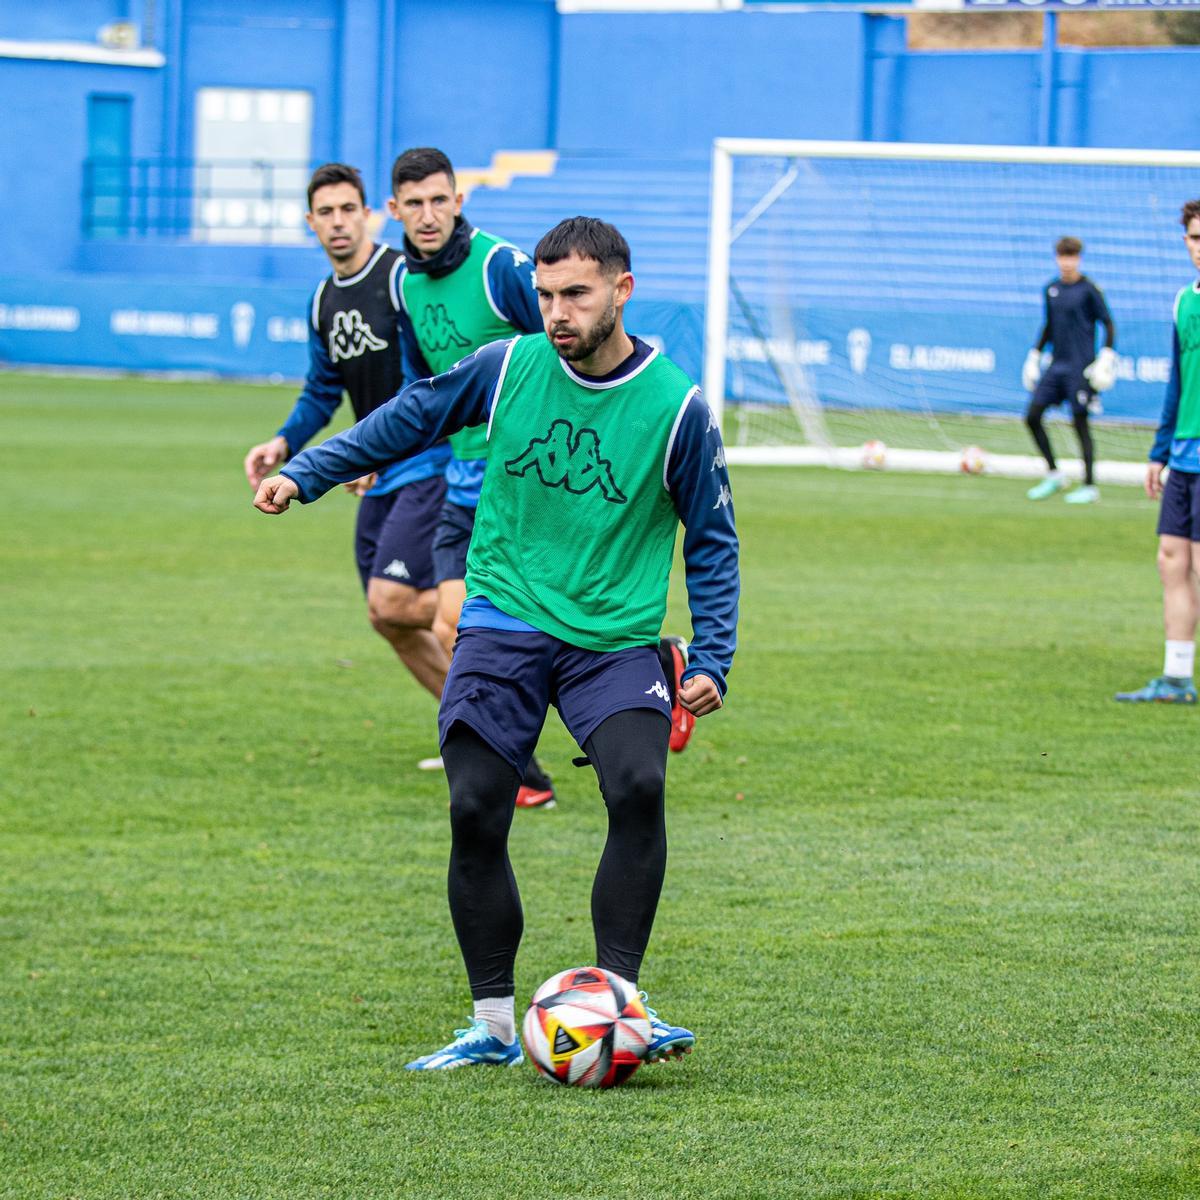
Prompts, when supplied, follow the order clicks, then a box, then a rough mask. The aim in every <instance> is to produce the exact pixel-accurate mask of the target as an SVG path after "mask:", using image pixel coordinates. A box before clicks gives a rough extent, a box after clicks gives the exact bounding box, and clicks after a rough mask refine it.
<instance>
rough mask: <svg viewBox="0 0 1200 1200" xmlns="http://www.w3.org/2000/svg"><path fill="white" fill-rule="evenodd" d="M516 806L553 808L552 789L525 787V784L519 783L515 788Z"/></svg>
mask: <svg viewBox="0 0 1200 1200" xmlns="http://www.w3.org/2000/svg"><path fill="white" fill-rule="evenodd" d="M517 807H518V808H553V807H554V789H553V788H545V789H543V790H542V791H538V790H537V789H536V788H531V787H526V786H525V784H521V786H520V787H519V788H518V789H517Z"/></svg>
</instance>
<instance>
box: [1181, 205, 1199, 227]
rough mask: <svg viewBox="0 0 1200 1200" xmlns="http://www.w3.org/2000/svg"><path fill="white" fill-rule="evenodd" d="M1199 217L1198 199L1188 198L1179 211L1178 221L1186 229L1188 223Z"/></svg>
mask: <svg viewBox="0 0 1200 1200" xmlns="http://www.w3.org/2000/svg"><path fill="white" fill-rule="evenodd" d="M1197 217H1200V200H1189V201H1188V202H1187V203H1186V204H1185V205H1184V206H1183V208H1182V209H1180V212H1179V223H1180V225H1182V226H1183V227H1184V229H1186V228H1187V227H1188V225H1189V224H1190V223H1191V222H1192V221H1194V220H1195V219H1196V218H1197Z"/></svg>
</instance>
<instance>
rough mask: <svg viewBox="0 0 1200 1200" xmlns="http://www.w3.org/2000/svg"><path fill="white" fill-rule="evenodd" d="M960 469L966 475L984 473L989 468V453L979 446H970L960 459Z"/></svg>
mask: <svg viewBox="0 0 1200 1200" xmlns="http://www.w3.org/2000/svg"><path fill="white" fill-rule="evenodd" d="M958 469H959V470H960V471H962V473H963V474H964V475H982V474H983V473H984V471H986V470H987V453H986V452H985V451H984V450H982V449H980V447H978V446H968V447H967V448H966V449H965V450H964V451H963V452H962V457H961V458H960V459H959V460H958Z"/></svg>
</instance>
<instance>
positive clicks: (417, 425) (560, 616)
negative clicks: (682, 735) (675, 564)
mask: <svg viewBox="0 0 1200 1200" xmlns="http://www.w3.org/2000/svg"><path fill="white" fill-rule="evenodd" d="M534 257H535V260H536V268H537V297H538V304H539V308H540V312H541V317H542V322H543V328H544V332H543V333H539V334H535V335H529V336H524V337H514V338H511V339H509V340H507V341H500V342H494V343H492V344H491V345H488V346H485V347H483V348H482V349H480V350H478V351H476V352H475V353H474V354H472V355H471V356H469V357H468V358H466V359H463V360H462V361H461V362H459V363H457V364H456V365H455V366H454V367H453V368H452V369H451V370H450V371H448V372H446V373H445V374H442V375H439V376H436V377H435V378H433V379H428V380H423V381H419V382H417V383H413V384H410V385H409V386H408V387H406V388H405V389H404V390H403V391H402V392H401V393H400V395H399V396H397V397H396V398H395V399H394V400H393V401H392V402H391V403H390V404H388V405H386V406H385V407H383V408H381V409H379V410H377V411H376V412H375V413H373V414H372V415H371V416H369V417H368V418H367V419H366V420H364V421H361V422H359V423H358V424H357V425H355V426H354V427H353V428H352V429H350V430H347V431H346V432H345V433H343V434H340V435H338V436H336V437H333V438H330V439H329V440H328V441H326V442H324V443H323V444H322V445H320V446H318V447H314V448H313V449H311V450H307V451H305V452H304V453H303V454H300V455H298V456H297V457H296V458H294V459H293V460H292V461H291V462H290V463H289V464H288V465H287V467H286V468H285V469H284V472H283V474H281V475H277V476H275V477H273V478H271V479H267V480H264V481H263V483H262V484H261V485H260V487H259V489H258V493H257V495H256V496H255V501H254V503H255V506H256V507H257V508H258V509H260V510H261V511H262V512H265V513H269V514H277V513H281V512H283V511H285V510H286V509H287V508H288V506H289V504H290V502H291V501H292V500H293V499H299V500H300V501H301V502H302V503H308V502H310V501H313V500H316V499H317V498H318V497H320V496H322V495H324V494H325V493H326V492H328V491H329V490H330V489H331V488H333V487H335V486H336V485H337V483H338V482H340V481H341V480H343V479H354V478H358V477H359V476H361V475H362V474H364V473H365V472H367V471H369V470H370V469H371V466H372V464H373V463H376V462H392V461H395V460H397V459H403V458H405V457H406V456H408V455H412V454H416V453H419V452H420V451H421V450H422V449H423V448H425V447H427V446H430V445H433V444H434V443H435V442H436V441H437V439H438V438H440V437H444V436H446V435H452V434H454V433H456V432H457V431H459V430H461V429H467V428H471V427H473V426H478V425H484V426H485V428H486V435H487V443H488V458H487V467H486V470H485V473H484V479H483V486H482V489H481V492H480V497H479V505H478V509H479V511H478V515H477V517H476V528H477V531H478V535H477V536H476V537H474V538H473V539H472V541H471V546H470V551H469V554H468V558H467V573H466V593H467V598H466V603H465V604H464V606H463V612H462V619H461V620H460V622H459V637H458V643H457V646H456V649H455V653H454V659H453V661H452V663H451V667H450V674H449V676H448V678H447V681H446V688H445V691H444V693H443V696H442V704H441V709H440V713H439V718H438V726H439V733H440V736H441V744H442V756H443V758H444V760H445V765H446V774H447V778H448V780H449V784H450V824H451V851H450V870H449V889H448V890H449V899H450V912H451V916H452V918H453V922H454V928H455V933H456V935H457V937H458V942H459V946H460V948H461V950H462V955H463V959H464V962H465V965H466V970H467V979H468V983H469V985H470V989H471V996H472V999H473V1002H474V1014H473V1017H472V1019H471V1022H470V1024H469V1025H468V1027H467V1028H466V1029H462V1030H458V1031H456V1034H455V1036H454V1038H453V1039H452V1040H451V1041H450V1042H449V1043H448V1044H447V1045H446V1046H444V1047H443V1048H442V1049H440V1050H437V1051H435V1052H434V1053H432V1054H427V1055H424V1056H423V1057H421V1058H418V1059H416V1060H415V1061H413V1062H411V1063H409V1064H408V1066H409V1069H411V1070H419V1071H428V1070H453V1069H455V1068H458V1067H464V1066H476V1065H486V1064H492V1065H501V1066H506V1065H514V1064H516V1063H518V1062H520V1061H521V1057H522V1054H521V1045H520V1042H519V1040H518V1039H517V1035H516V1028H515V1014H514V997H515V985H514V964H515V960H516V954H517V946H518V944H519V942H520V939H521V933H522V928H523V918H522V911H521V901H520V896H519V894H518V891H517V884H516V880H515V878H514V876H513V871H512V866H511V864H510V862H509V857H508V833H509V828H510V825H511V822H512V816H513V811H514V806H515V800H516V795H517V790H518V788H519V786H520V782H521V775H522V772H523V771H524V768H525V764H526V762H527V761H528V758H529V755H530V754H531V753H532V751H533V747H534V744H535V743H536V741H537V738H538V734H539V733H540V731H541V728H542V724H543V722H544V720H545V716H546V712H547V710H548V708H549V706H550V705H551V704H553V705H554V706H555V707H556V708H557V709H558V712H559V715H560V716H561V718H562V720H563V722H564V724H565V725H566V726H567V728H568V729H569V730H570V732H571V734H572V736H573V737H574V738H575V740H576V741H577V742H578V743H579V745H580V747H581V748H582V749H583V751H584V753H585V754H586V756H587V760H588V761H589V762H590V763H591V765H592V766H593V768H594V769H595V771H596V775H597V778H598V780H599V784H600V791H601V793H602V795H603V797H604V803H605V805H606V807H607V809H608V839H607V841H606V843H605V847H604V852H603V855H602V856H601V859H600V864H599V867H598V869H597V872H596V878H595V883H594V885H593V889H592V925H593V930H594V933H595V952H596V963H597V965H598V966H600V967H602V968H604V969H605V970H608V971H612V972H613V973H614V974H616V975H619V976H621V977H622V978H623V979H626V980H628V981H629V982H630V983H632V984H635V985H636V984H637V983H638V978H639V972H640V970H641V965H642V957H643V955H644V953H645V950H646V946H647V944H648V942H649V938H650V931H651V927H652V925H653V922H654V915H655V911H656V909H657V906H658V899H659V893H660V891H661V888H662V882H663V877H664V873H665V869H666V855H667V842H666V824H665V815H664V809H665V804H664V792H665V778H666V758H667V749H668V742H669V738H670V732H671V696H670V693H669V691H668V689H667V685H666V681H665V678H664V672H663V668H662V664H661V662H660V660H659V655H658V652H657V640H658V631H659V629H660V628H661V625H662V620H663V616H664V613H665V610H666V601H667V583H668V579H669V576H670V572H671V563H672V557H673V551H674V545H675V538H676V536H677V533H678V527H679V525H680V523H682V524H683V526H684V531H685V532H684V538H683V557H684V564H685V568H686V580H687V591H688V603H689V607H690V608H691V613H692V629H693V640H692V643H691V648H690V656H689V662H688V665H687V668H686V670H685V671H684V672H683V675H682V681H681V686H680V689H679V700H680V703H682V704H683V705H684V706H686V708H687V710H688V712H689V713H690V714H691V715H692V716H693V717H703V716H705V715H707V714H709V713H712V712H715V711H716V710H717V709H718V708H720V707H721V706H722V703H723V696H724V694H725V687H726V677H727V675H728V672H729V669H730V665H731V663H732V660H733V651H734V645H735V641H736V627H737V606H738V588H739V585H738V544H737V534H736V531H735V528H734V521H733V504H732V495H731V493H730V488H729V476H728V472H727V470H726V466H725V452H724V448H723V446H722V444H721V438H720V433H719V431H718V430H717V427H716V422H715V421H714V420H713V418H712V414H711V412H710V411H709V409H708V406H707V405H706V404H705V403H704V401H703V399H702V398H701V397H700V394H699V389H698V388H697V387H695V386H694V385H693V384H692V383H691V381H690V380H689V379H688V378H687V376H686V375H684V373H683V372H682V371H680V370H679V368H678V367H676V366H675V364H674V363H672V362H671V361H670V360H669V359H667V358H666V357H665V356H664V355H662V354H660V353H659V352H658V351H656V350H655V349H653V348H652V347H651V346H649V345H648V344H647V343H645V342H644V341H642V340H641V339H639V338H636V337H632V336H630V335H629V334H627V333H626V331H625V327H624V320H623V316H624V308H625V305H626V303H627V302H628V300H629V298H630V295H631V294H632V292H633V275H632V274H631V273H630V259H629V247H628V245H627V244H626V242H625V239H624V238H623V237H622V236H621V235H620V233H619V232H618V231H617V230H616V229H614V228H613V227H612V226H611V225H607V224H605V223H604V222H603V221H599V220H596V219H594V218H590V217H573V218H571V219H570V220H567V221H563V222H562V223H560V224H559V225H557V226H556V227H555V228H554V229H552V230H551V231H550V232H549V233H547V234H546V235H545V237H543V238H542V240H541V241H540V242H539V243H538V247H537V251H536V253H535V256H534ZM651 1027H652V1040H651V1043H650V1046H649V1049H648V1052H647V1057H648V1058H649V1059H651V1060H659V1059H664V1058H668V1057H672V1056H675V1055H679V1054H682V1053H685V1052H687V1051H688V1050H690V1049H691V1047H692V1045H693V1044H694V1042H695V1035H694V1034H693V1033H692V1032H691V1031H690V1030H688V1029H686V1028H683V1027H682V1026H678V1025H672V1024H670V1023H668V1022H666V1021H664V1020H663V1019H661V1018H660V1017H659V1016H658V1015H657V1014H656V1013H654V1012H653V1010H651Z"/></svg>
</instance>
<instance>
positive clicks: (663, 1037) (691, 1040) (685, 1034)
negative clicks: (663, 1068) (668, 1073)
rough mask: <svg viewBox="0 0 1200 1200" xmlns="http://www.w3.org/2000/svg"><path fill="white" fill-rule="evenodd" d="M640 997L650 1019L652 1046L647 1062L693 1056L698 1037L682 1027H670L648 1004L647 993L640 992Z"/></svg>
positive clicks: (647, 1054) (648, 1051) (647, 1049)
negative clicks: (686, 1055) (687, 1055)
mask: <svg viewBox="0 0 1200 1200" xmlns="http://www.w3.org/2000/svg"><path fill="white" fill-rule="evenodd" d="M638 995H639V996H641V998H642V1003H643V1004H644V1005H645V1006H646V1016H648V1017H649V1018H650V1045H649V1046H647V1047H646V1061H647V1062H666V1061H667V1059H670V1058H682V1057H683V1056H684V1055H685V1054H691V1052H692V1047H693V1046H694V1045H695V1044H696V1035H695V1034H694V1033H693V1032H692V1031H691V1030H690V1029H684V1028H683V1027H682V1026H681V1025H668V1024H667V1023H666V1021H664V1020H662V1019H661V1018H660V1017H659V1015H658V1013H656V1012H655V1011H654V1009H652V1008H651V1007H650V1005H649V1004H647V1003H646V1001H647V999H648V997H647V996H646V993H645V992H639V993H638Z"/></svg>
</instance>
